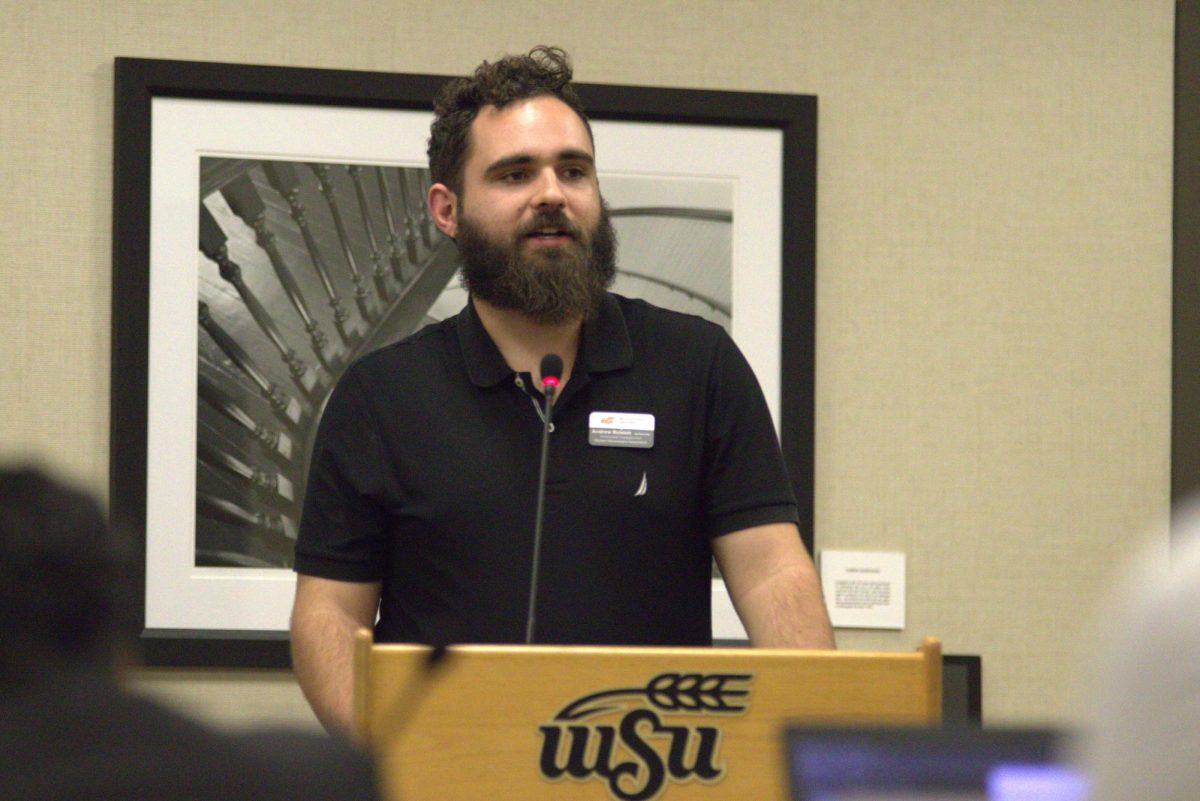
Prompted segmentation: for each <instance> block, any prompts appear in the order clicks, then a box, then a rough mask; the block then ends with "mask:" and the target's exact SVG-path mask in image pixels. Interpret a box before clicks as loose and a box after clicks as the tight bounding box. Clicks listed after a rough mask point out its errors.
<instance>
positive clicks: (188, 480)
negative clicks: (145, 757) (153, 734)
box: [117, 97, 783, 636]
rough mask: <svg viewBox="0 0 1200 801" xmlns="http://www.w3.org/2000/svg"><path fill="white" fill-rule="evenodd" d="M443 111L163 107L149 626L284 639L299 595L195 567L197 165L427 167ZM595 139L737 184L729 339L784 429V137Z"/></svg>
mask: <svg viewBox="0 0 1200 801" xmlns="http://www.w3.org/2000/svg"><path fill="white" fill-rule="evenodd" d="M431 116H432V115H431V114H430V113H428V112H416V111H396V110H380V109H360V108H334V107H321V106H300V105H290V104H271V103H246V102H238V101H217V100H197V99H189V98H167V97H160V98H154V99H153V100H152V108H151V146H150V154H151V155H150V162H151V164H150V187H151V189H150V293H149V294H150V308H149V320H150V341H149V343H148V362H149V363H148V381H147V384H148V386H147V396H148V397H147V408H148V420H147V468H146V472H147V475H146V499H147V500H146V627H147V628H151V629H199V630H236V631H285V630H286V629H287V627H288V616H289V614H290V612H291V605H292V595H293V592H294V586H295V576H294V574H293V573H292V572H291V571H289V570H279V569H252V568H216V567H196V566H195V508H196V419H197V370H196V363H197V344H198V340H197V307H198V301H199V287H198V281H197V274H196V267H195V265H196V262H197V252H198V251H197V247H198V245H197V243H198V241H199V234H198V225H199V222H198V220H199V212H198V203H199V185H200V177H199V167H200V157H201V156H218V157H228V158H251V159H286V160H307V161H333V162H341V163H347V162H357V163H363V164H387V165H396V166H425V164H426V156H425V146H426V139H427V138H428V132H429V123H430V120H431ZM593 129H594V133H595V136H596V146H597V161H598V167H599V170H600V173H601V180H602V181H603V176H604V175H606V174H610V173H611V174H622V175H630V176H639V177H655V176H657V177H662V178H672V177H678V176H688V177H699V178H722V179H728V180H732V181H733V182H734V185H735V189H734V232H733V254H734V264H733V300H734V303H733V307H734V315H733V336H734V338H735V340H736V341H737V342H738V345H739V347H741V349H742V350H743V352H744V353H745V355H746V358H747V359H748V360H749V362H750V364H751V366H752V367H753V368H754V370H755V372H756V373H757V375H758V378H759V381H760V382H761V383H762V386H763V391H764V393H765V394H766V397H767V402H768V405H769V406H770V409H771V413H772V416H773V418H774V420H775V425H776V429H777V430H778V428H779V420H780V414H779V394H780V390H779V386H780V380H779V371H780V357H779V351H780V282H781V264H780V258H781V255H780V254H781V241H782V239H781V237H782V231H781V214H780V213H779V209H781V207H782V159H783V137H782V133H781V132H779V131H777V130H772V129H765V130H764V129H749V128H727V127H719V128H718V127H709V126H692V125H686V126H685V125H667V124H643V123H626V122H609V121H595V122H593ZM131 211H132V210H131ZM739 309H741V310H749V312H750V313H741V314H739V313H738V311H739ZM117 469H120V467H119V466H117ZM715 595H716V594H715V593H714V601H715V602H718V603H719V600H718V599H717V598H716V597H715ZM718 603H714V607H716V606H717V605H718ZM725 606H727V601H726V602H725ZM714 628H716V626H715V624H714ZM722 628H724V626H722ZM718 636H723V635H718Z"/></svg>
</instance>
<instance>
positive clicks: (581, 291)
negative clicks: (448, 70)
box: [447, 96, 616, 323]
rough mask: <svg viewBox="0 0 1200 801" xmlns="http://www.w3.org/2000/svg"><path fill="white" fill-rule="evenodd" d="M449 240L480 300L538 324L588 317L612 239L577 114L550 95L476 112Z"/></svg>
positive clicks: (607, 271) (610, 258) (611, 261)
mask: <svg viewBox="0 0 1200 801" xmlns="http://www.w3.org/2000/svg"><path fill="white" fill-rule="evenodd" d="M447 233H450V234H451V235H452V236H454V237H455V238H456V240H457V242H458V247H459V252H460V254H461V256H462V259H463V281H464V283H465V284H466V286H467V288H468V290H470V291H471V292H472V294H474V295H476V296H477V297H479V298H482V299H483V300H486V301H488V302H490V303H493V304H494V305H496V306H499V307H501V308H507V309H513V310H516V311H520V312H522V313H524V314H526V315H528V316H529V317H531V318H532V319H535V320H537V321H539V322H547V323H558V322H564V321H566V320H569V319H571V318H574V317H587V316H589V315H590V314H591V313H593V312H594V311H595V309H596V308H597V307H598V305H599V302H600V300H601V299H602V298H603V295H604V291H605V289H607V287H608V286H609V284H611V283H612V277H613V274H614V273H615V251H616V241H615V236H614V234H613V230H612V224H611V222H610V221H609V219H608V215H607V213H606V210H605V209H604V208H603V202H602V200H601V198H600V189H599V184H598V183H597V180H596V170H595V163H594V161H593V158H592V143H591V139H590V137H589V136H588V133H587V129H586V127H584V124H583V121H582V120H581V119H580V118H579V116H578V115H577V114H576V113H575V112H574V111H572V110H571V108H570V107H569V106H567V105H566V104H565V103H563V102H562V101H561V100H558V99H557V98H554V97H549V96H544V97H535V98H531V99H528V100H522V101H517V102H514V103H511V104H509V105H508V106H505V107H504V108H503V109H497V108H495V107H492V106H489V107H486V108H484V109H482V110H481V111H480V112H479V115H478V116H477V117H476V118H475V121H474V123H473V124H472V126H471V138H470V151H469V155H468V157H467V160H466V163H465V164H464V166H463V176H462V191H461V193H460V196H459V198H458V207H457V208H456V210H455V218H454V222H453V224H452V226H451V230H448V231H447Z"/></svg>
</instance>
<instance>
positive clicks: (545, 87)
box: [429, 45, 592, 194]
mask: <svg viewBox="0 0 1200 801" xmlns="http://www.w3.org/2000/svg"><path fill="white" fill-rule="evenodd" d="M571 74H572V72H571V59H570V57H569V56H567V54H566V52H565V51H563V50H562V49H561V48H558V47H547V46H545V45H539V46H537V47H535V48H533V49H532V50H530V51H529V53H528V54H527V55H523V56H505V57H504V58H502V59H500V60H499V61H497V62H495V63H494V64H491V63H488V62H487V61H485V62H483V63H482V64H480V65H479V66H478V67H477V68H476V69H475V73H474V74H473V75H471V76H470V77H469V78H455V79H454V80H452V81H450V82H449V83H447V84H446V85H445V86H443V87H442V89H441V91H439V92H438V95H437V98H436V99H435V100H434V104H433V112H434V116H433V125H432V126H431V127H430V131H429V171H430V174H431V176H432V178H433V181H434V183H443V184H445V185H446V186H448V187H450V189H451V190H452V191H454V192H455V193H460V194H461V191H462V171H463V164H464V163H465V162H466V160H467V149H468V147H469V145H470V142H469V135H470V131H471V123H472V122H474V121H475V117H476V115H478V114H479V110H480V109H481V108H483V107H484V106H495V107H496V108H504V107H505V106H507V105H508V104H509V103H512V102H514V101H516V100H526V99H528V98H531V97H540V96H541V95H553V96H554V97H557V98H558V99H559V100H561V101H563V102H564V103H566V104H567V105H568V106H570V108H571V109H572V110H573V111H574V112H575V113H576V114H578V115H579V118H580V119H581V120H583V124H584V127H585V128H587V132H588V138H589V139H592V126H591V124H590V123H589V122H588V118H587V114H585V113H584V111H583V104H581V103H580V102H579V96H578V95H577V94H576V93H575V89H574V87H572V86H571Z"/></svg>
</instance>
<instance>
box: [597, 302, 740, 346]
mask: <svg viewBox="0 0 1200 801" xmlns="http://www.w3.org/2000/svg"><path fill="white" fill-rule="evenodd" d="M609 296H610V297H611V298H612V299H613V300H614V301H615V302H616V303H617V305H618V306H619V307H620V309H621V314H622V316H623V317H624V318H625V325H626V328H627V329H628V330H629V334H630V337H631V338H633V337H647V336H651V337H660V336H672V335H674V336H681V337H689V338H693V337H700V338H701V340H703V341H713V342H715V341H716V340H718V339H720V338H721V337H722V336H723V335H725V329H724V328H722V327H721V326H720V325H718V324H717V323H714V322H712V321H711V320H706V319H704V318H703V317H700V316H699V315H696V314H689V313H687V312H682V311H676V310H674V309H668V308H665V307H663V306H656V305H654V304H653V303H651V302H649V301H647V300H643V299H642V298H629V297H625V296H624V295H618V294H616V293H615V292H613V293H610V294H609Z"/></svg>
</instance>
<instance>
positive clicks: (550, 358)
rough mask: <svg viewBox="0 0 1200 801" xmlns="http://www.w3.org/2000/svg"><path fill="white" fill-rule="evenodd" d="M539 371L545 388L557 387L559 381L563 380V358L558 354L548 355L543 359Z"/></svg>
mask: <svg viewBox="0 0 1200 801" xmlns="http://www.w3.org/2000/svg"><path fill="white" fill-rule="evenodd" d="M538 370H539V371H540V372H541V374H542V384H543V386H549V387H557V386H558V382H559V379H561V378H562V372H563V360H562V357H561V356H559V355H558V354H557V353H547V354H546V355H545V356H543V357H542V363H541V365H539V366H538Z"/></svg>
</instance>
